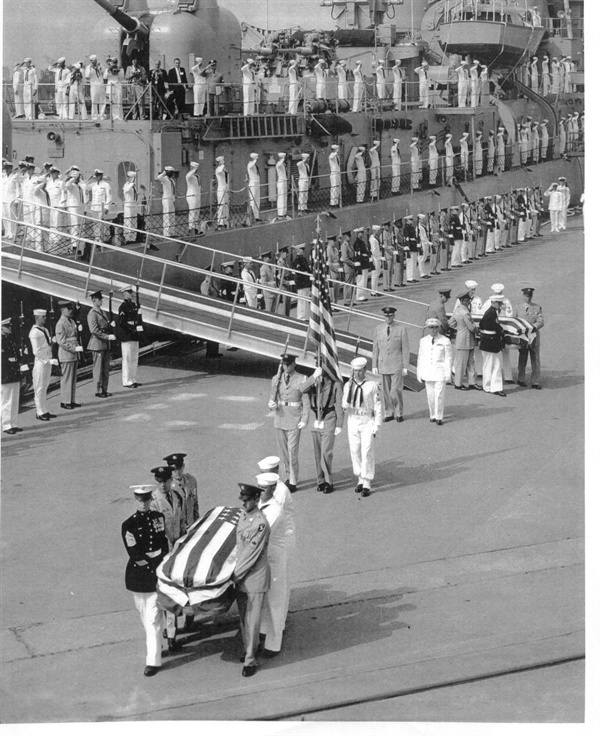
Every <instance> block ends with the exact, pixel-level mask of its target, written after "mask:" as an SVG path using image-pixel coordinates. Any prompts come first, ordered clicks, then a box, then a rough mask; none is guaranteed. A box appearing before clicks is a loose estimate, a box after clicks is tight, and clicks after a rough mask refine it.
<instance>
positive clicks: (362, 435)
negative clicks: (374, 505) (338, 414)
mask: <svg viewBox="0 0 600 736" xmlns="http://www.w3.org/2000/svg"><path fill="white" fill-rule="evenodd" d="M350 365H351V367H352V377H351V378H350V380H349V381H348V383H347V384H346V385H345V387H344V394H343V397H342V408H343V409H344V410H345V411H346V413H347V415H348V444H349V445H350V456H351V458H352V471H353V473H354V475H355V476H356V477H357V479H358V483H357V485H356V488H355V489H354V492H355V493H360V494H361V496H370V495H371V483H372V482H373V479H374V477H375V437H376V436H377V430H378V429H379V427H380V426H381V419H382V417H381V400H380V398H379V386H378V385H377V383H376V382H375V381H368V380H367V379H366V372H367V359H366V358H354V360H353V361H352V363H351V364H350Z"/></svg>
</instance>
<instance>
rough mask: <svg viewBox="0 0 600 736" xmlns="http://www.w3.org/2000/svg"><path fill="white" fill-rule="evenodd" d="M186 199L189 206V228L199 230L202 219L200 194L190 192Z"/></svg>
mask: <svg viewBox="0 0 600 736" xmlns="http://www.w3.org/2000/svg"><path fill="white" fill-rule="evenodd" d="M186 200H187V206H188V229H189V230H197V229H198V222H199V220H200V195H199V194H188V195H187V196H186Z"/></svg>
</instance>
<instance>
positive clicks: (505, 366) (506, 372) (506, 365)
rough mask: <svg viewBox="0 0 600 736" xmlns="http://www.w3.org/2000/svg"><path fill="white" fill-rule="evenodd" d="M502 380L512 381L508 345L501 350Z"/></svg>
mask: <svg viewBox="0 0 600 736" xmlns="http://www.w3.org/2000/svg"><path fill="white" fill-rule="evenodd" d="M502 380H503V381H512V380H513V374H512V366H511V364H510V348H509V347H508V345H507V346H506V347H504V348H502Z"/></svg>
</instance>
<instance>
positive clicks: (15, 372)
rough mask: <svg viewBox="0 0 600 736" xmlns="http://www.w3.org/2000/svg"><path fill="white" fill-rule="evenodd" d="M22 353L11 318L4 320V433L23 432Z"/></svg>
mask: <svg viewBox="0 0 600 736" xmlns="http://www.w3.org/2000/svg"><path fill="white" fill-rule="evenodd" d="M21 363H22V361H21V351H20V350H19V346H18V345H17V342H16V340H15V339H14V337H13V336H12V334H11V318H10V317H9V318H8V319H3V320H2V431H3V432H6V434H16V433H17V432H22V431H23V430H22V429H21V428H20V427H17V421H18V419H19V389H20V386H21Z"/></svg>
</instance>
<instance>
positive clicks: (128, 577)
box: [121, 485, 169, 677]
mask: <svg viewBox="0 0 600 736" xmlns="http://www.w3.org/2000/svg"><path fill="white" fill-rule="evenodd" d="M131 490H132V491H133V495H134V497H135V500H136V501H137V506H138V510H137V511H136V512H135V514H133V516H130V517H129V518H128V519H126V520H125V521H124V522H123V524H122V526H121V537H122V539H123V544H124V545H125V549H126V550H127V554H128V555H129V561H128V563H127V568H126V570H125V587H126V588H127V590H130V591H131V592H132V593H133V600H134V602H135V607H136V609H137V610H138V612H139V614H140V618H141V619H142V624H143V625H144V629H145V630H146V668H145V669H144V675H145V676H146V677H152V676H153V675H155V674H156V673H157V672H158V671H159V669H160V667H161V657H162V638H163V637H162V634H163V614H162V612H161V611H160V610H159V608H158V600H157V594H156V581H157V578H156V568H157V567H158V566H159V564H160V563H161V562H162V560H163V558H164V556H165V555H166V554H167V552H168V551H169V542H168V540H167V537H166V534H165V517H164V516H163V515H162V514H161V513H159V512H158V511H151V510H150V502H151V500H152V492H153V491H154V490H155V487H154V486H147V485H145V486H131Z"/></svg>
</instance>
